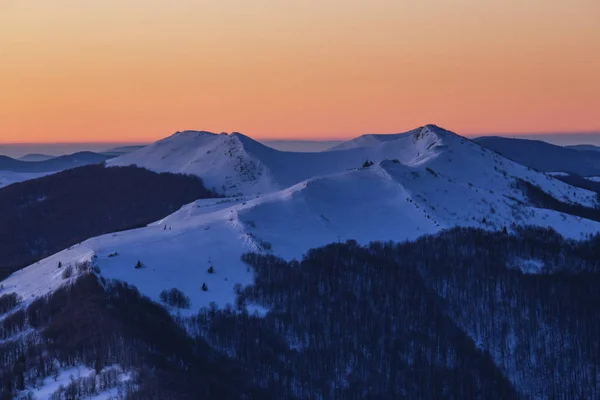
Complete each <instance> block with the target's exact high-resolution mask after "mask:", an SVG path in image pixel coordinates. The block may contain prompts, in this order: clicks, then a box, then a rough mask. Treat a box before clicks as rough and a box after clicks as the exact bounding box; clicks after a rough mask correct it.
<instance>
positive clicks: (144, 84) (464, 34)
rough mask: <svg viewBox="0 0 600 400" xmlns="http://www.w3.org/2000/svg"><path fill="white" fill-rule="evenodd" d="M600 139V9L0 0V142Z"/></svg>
mask: <svg viewBox="0 0 600 400" xmlns="http://www.w3.org/2000/svg"><path fill="white" fill-rule="evenodd" d="M426 123H436V124H438V125H441V126H443V127H446V128H448V129H451V130H454V131H456V132H459V133H464V134H473V133H485V132H544V131H545V132H549V131H563V132H564V131H592V130H600V1H598V0H418V1H417V0H411V1H405V0H344V1H342V0H335V1H334V0H304V1H299V0H298V1H296V0H288V1H283V0H282V1H280V0H53V1H49V0H0V142H74V141H75V142H81V141H149V140H155V139H158V138H161V137H164V136H167V135H169V134H170V133H172V132H174V131H176V130H183V129H204V130H210V131H214V132H221V131H228V132H230V131H240V132H243V133H246V134H248V135H251V136H254V137H257V138H306V139H315V138H322V139H329V138H340V137H350V136H355V135H358V134H362V133H373V132H378V133H392V132H399V131H404V130H408V129H410V128H413V127H416V126H419V125H423V124H426Z"/></svg>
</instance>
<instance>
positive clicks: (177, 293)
mask: <svg viewBox="0 0 600 400" xmlns="http://www.w3.org/2000/svg"><path fill="white" fill-rule="evenodd" d="M160 301H162V302H163V303H165V304H168V305H170V306H172V307H178V308H190V298H189V297H187V296H186V295H185V294H184V293H183V292H182V291H181V290H179V289H177V288H173V289H169V290H166V289H165V290H163V291H162V292H160Z"/></svg>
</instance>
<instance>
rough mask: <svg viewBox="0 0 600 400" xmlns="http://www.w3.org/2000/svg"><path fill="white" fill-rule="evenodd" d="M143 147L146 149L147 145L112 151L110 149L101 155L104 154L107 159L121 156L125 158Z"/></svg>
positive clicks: (121, 147) (116, 148) (123, 147)
mask: <svg viewBox="0 0 600 400" xmlns="http://www.w3.org/2000/svg"><path fill="white" fill-rule="evenodd" d="M143 147H146V146H145V145H132V146H119V147H114V148H112V149H108V150H105V151H101V152H100V153H99V154H103V155H105V156H107V157H111V158H112V157H119V156H123V155H125V154H129V153H132V152H134V151H137V150H139V149H141V148H143Z"/></svg>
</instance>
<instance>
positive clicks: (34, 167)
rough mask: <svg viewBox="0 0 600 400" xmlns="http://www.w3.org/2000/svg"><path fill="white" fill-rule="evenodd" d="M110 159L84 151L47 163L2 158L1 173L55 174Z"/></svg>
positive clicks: (53, 159) (52, 159) (0, 162)
mask: <svg viewBox="0 0 600 400" xmlns="http://www.w3.org/2000/svg"><path fill="white" fill-rule="evenodd" d="M109 158H110V157H108V156H106V155H103V154H98V153H93V152H91V151H82V152H79V153H74V154H69V155H65V156H59V157H55V158H51V159H49V160H45V161H22V160H16V159H14V158H10V157H7V156H0V171H12V172H30V173H32V172H36V173H37V172H54V171H61V170H64V169H69V168H76V167H81V166H83V165H89V164H100V163H102V162H104V161H106V160H108V159H109Z"/></svg>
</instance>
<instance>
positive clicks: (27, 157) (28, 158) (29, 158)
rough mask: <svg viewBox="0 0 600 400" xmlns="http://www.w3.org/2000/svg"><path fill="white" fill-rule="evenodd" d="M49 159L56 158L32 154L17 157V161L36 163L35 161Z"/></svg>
mask: <svg viewBox="0 0 600 400" xmlns="http://www.w3.org/2000/svg"><path fill="white" fill-rule="evenodd" d="M51 158H56V156H51V155H48V154H39V153H32V154H25V155H24V156H23V157H19V158H18V160H20V161H33V162H36V161H46V160H50V159H51Z"/></svg>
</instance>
